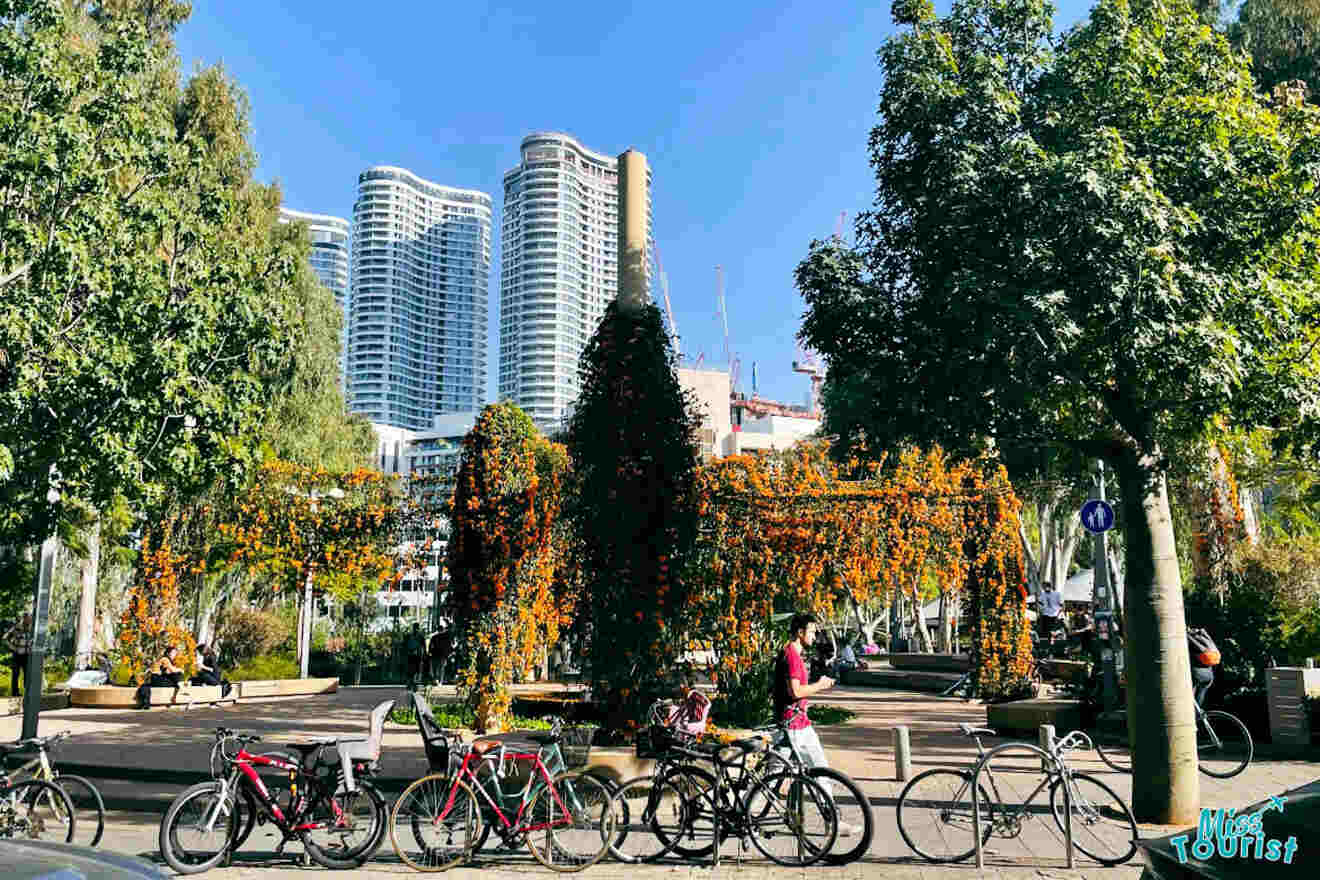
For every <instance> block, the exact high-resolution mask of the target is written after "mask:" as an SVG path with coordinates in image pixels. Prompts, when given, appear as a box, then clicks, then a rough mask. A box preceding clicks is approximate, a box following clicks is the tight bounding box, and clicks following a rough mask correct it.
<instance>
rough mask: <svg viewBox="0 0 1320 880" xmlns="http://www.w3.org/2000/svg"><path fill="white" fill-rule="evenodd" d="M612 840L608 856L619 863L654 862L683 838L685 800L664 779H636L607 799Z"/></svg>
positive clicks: (667, 780)
mask: <svg viewBox="0 0 1320 880" xmlns="http://www.w3.org/2000/svg"><path fill="white" fill-rule="evenodd" d="M610 811H611V812H612V813H613V814H614V839H613V841H612V842H611V843H610V853H611V854H612V855H613V856H614V857H615V858H616V859H618V860H619V861H621V862H628V863H631V864H637V863H639V862H654V861H657V860H659V859H661V858H664V856H665V855H666V854H667V853H668V852H669V851H670V850H671V849H672V848H673V846H674V843H675V842H677V841H678V840H680V839H681V838H682V836H683V829H684V827H685V823H686V821H687V819H688V809H687V798H686V797H685V796H684V794H683V792H682V791H680V790H679V788H678V786H676V785H675V784H674V783H673V782H672V781H670V780H669V779H666V778H665V777H655V776H639V777H637V778H636V779H630V780H629V781H627V782H625V783H624V784H623V785H621V786H620V787H619V789H618V791H616V792H615V793H614V795H613V796H612V797H611V798H610Z"/></svg>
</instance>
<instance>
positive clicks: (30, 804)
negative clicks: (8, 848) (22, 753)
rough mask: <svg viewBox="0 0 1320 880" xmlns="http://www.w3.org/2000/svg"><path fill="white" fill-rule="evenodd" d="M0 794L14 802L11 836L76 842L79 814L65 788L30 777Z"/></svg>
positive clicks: (12, 803) (9, 830) (9, 831)
mask: <svg viewBox="0 0 1320 880" xmlns="http://www.w3.org/2000/svg"><path fill="white" fill-rule="evenodd" d="M0 797H3V798H6V799H10V804H11V805H12V815H11V817H10V820H9V822H10V824H9V828H8V834H9V836H11V837H18V838H23V839H27V840H52V841H55V842H57V843H72V842H73V834H74V830H75V828H76V827H77V824H78V820H77V814H76V813H75V812H74V808H73V802H72V801H71V800H69V796H68V795H67V794H65V793H64V789H62V788H60V787H59V786H57V785H53V784H52V783H49V782H45V781H43V780H40V779H28V780H26V781H24V782H18V783H15V784H14V785H12V786H10V787H8V788H6V789H3V790H2V791H0Z"/></svg>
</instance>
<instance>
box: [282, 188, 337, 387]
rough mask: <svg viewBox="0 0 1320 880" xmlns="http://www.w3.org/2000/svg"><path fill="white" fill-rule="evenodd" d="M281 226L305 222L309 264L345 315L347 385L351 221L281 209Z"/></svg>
mask: <svg viewBox="0 0 1320 880" xmlns="http://www.w3.org/2000/svg"><path fill="white" fill-rule="evenodd" d="M280 222H281V223H305V224H307V234H308V237H309V238H311V240H312V253H311V258H310V262H311V264H312V271H313V272H315V273H316V277H317V278H319V279H321V283H322V284H324V285H325V286H326V287H328V288H330V290H331V292H332V293H334V295H335V302H336V303H338V304H339V309H340V311H341V312H342V314H341V317H342V318H343V324H342V325H341V329H340V332H339V386H340V387H341V388H342V387H343V386H344V364H345V361H344V355H345V352H346V351H347V350H348V301H349V290H350V288H349V284H348V273H349V253H348V237H349V231H348V221H347V220H345V219H343V218H342V217H331V216H330V215H328V214H308V213H306V212H303V211H294V210H291V209H289V208H280Z"/></svg>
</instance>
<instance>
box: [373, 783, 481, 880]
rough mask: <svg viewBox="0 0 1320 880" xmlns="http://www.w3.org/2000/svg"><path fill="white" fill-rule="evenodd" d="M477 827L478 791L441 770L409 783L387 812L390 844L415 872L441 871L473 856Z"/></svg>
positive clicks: (479, 824) (478, 821) (477, 832)
mask: <svg viewBox="0 0 1320 880" xmlns="http://www.w3.org/2000/svg"><path fill="white" fill-rule="evenodd" d="M480 830H481V807H480V806H479V805H478V804H477V796H476V795H475V794H473V793H472V789H471V788H469V787H468V785H467V783H465V782H462V781H460V780H453V779H450V778H449V777H448V776H446V775H444V774H441V773H435V774H432V775H430V776H423V777H422V778H421V779H418V780H417V781H416V782H414V783H413V784H412V785H409V786H408V787H407V788H406V789H404V791H403V794H401V795H399V799H398V800H397V801H395V803H394V809H393V810H392V811H391V812H390V843H391V844H392V845H393V846H394V852H395V853H396V854H397V855H398V856H399V858H400V859H401V860H402V861H403V863H404V864H406V865H407V866H408V867H410V868H412V869H413V870H414V871H444V870H446V869H447V868H452V867H453V866H454V865H457V864H459V863H460V862H463V861H466V860H467V859H469V858H471V856H472V852H473V850H474V849H475V844H476V841H477V836H478V834H479V832H480Z"/></svg>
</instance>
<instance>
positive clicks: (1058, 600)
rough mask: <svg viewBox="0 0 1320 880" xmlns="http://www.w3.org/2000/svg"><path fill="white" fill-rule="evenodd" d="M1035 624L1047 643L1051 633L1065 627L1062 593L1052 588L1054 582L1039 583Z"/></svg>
mask: <svg viewBox="0 0 1320 880" xmlns="http://www.w3.org/2000/svg"><path fill="white" fill-rule="evenodd" d="M1036 618H1037V619H1036V626H1037V628H1038V629H1039V630H1040V637H1041V639H1042V640H1043V641H1044V642H1045V643H1046V644H1047V645H1048V644H1050V643H1051V642H1052V641H1053V635H1054V633H1056V632H1059V631H1060V630H1063V629H1065V627H1064V624H1063V594H1062V593H1060V592H1059V591H1058V590H1056V589H1054V584H1052V583H1050V582H1049V581H1045V582H1044V583H1043V584H1041V585H1040V595H1039V596H1037V597H1036Z"/></svg>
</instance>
